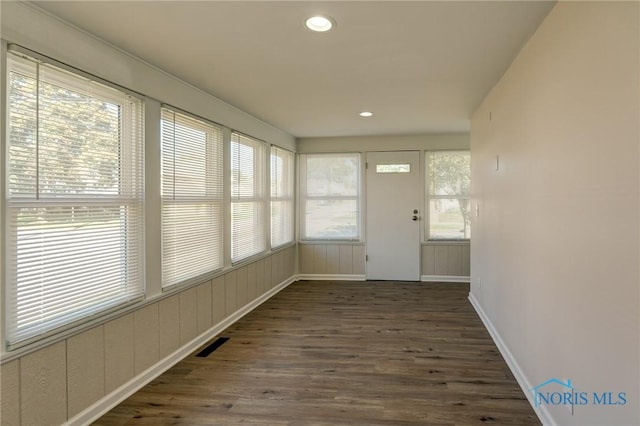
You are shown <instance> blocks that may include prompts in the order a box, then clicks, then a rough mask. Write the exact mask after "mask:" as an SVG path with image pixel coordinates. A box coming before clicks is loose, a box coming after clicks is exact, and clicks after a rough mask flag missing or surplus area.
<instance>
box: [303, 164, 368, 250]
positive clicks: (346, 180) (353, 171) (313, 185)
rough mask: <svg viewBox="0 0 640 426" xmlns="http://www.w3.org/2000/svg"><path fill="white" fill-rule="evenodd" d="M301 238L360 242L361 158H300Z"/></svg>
mask: <svg viewBox="0 0 640 426" xmlns="http://www.w3.org/2000/svg"><path fill="white" fill-rule="evenodd" d="M300 167H301V170H300V176H301V193H302V197H301V198H302V203H301V204H302V216H303V226H302V238H303V239H306V240H357V239H358V238H360V154H357V153H344V154H305V155H301V156H300Z"/></svg>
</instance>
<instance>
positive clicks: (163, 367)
mask: <svg viewBox="0 0 640 426" xmlns="http://www.w3.org/2000/svg"><path fill="white" fill-rule="evenodd" d="M295 281H297V277H296V276H292V277H290V278H289V279H287V280H285V281H283V282H281V283H280V284H278V285H277V286H276V287H274V288H272V289H271V290H269V291H267V292H266V293H264V294H263V295H262V296H260V297H258V298H256V299H255V300H253V301H252V302H250V303H248V304H246V305H245V306H243V307H242V308H240V309H238V310H237V311H235V312H234V313H233V314H231V315H230V316H228V317H227V318H225V319H224V320H222V321H221V322H219V323H218V324H216V325H215V326H213V327H212V328H210V329H209V330H208V331H206V332H204V333H203V334H201V335H200V336H198V337H196V338H195V339H193V340H192V341H190V342H189V343H187V344H186V345H184V346H182V347H181V348H179V349H178V350H176V351H175V352H173V353H172V354H170V355H168V356H167V357H166V358H164V359H162V360H160V361H159V362H157V363H156V364H154V365H153V366H151V367H150V368H148V369H147V370H145V371H144V372H142V373H141V374H139V375H137V376H136V377H134V378H133V379H131V380H129V381H128V382H127V383H125V384H124V385H122V386H120V387H119V388H118V389H116V390H114V391H113V392H111V393H110V394H108V395H106V396H105V397H103V398H102V399H100V400H99V401H97V402H96V403H94V404H92V405H91V406H89V407H87V408H86V409H84V410H83V411H81V412H80V413H78V414H76V415H75V416H73V417H72V418H70V419H69V420H67V421H66V422H65V423H64V425H70V426H71V425H74V426H75V425H86V424H90V423H93V422H94V421H96V420H97V419H98V418H100V417H101V416H102V415H104V414H105V413H107V412H108V411H109V410H111V409H113V408H114V407H115V406H116V405H118V404H119V403H121V402H122V401H124V400H125V399H127V398H128V397H129V396H131V395H133V394H134V393H135V392H137V391H138V390H140V389H141V388H142V387H143V386H145V385H146V384H148V383H149V382H151V381H152V380H153V379H155V378H156V377H158V376H160V375H161V374H162V373H164V372H165V371H167V370H168V369H169V368H171V367H172V366H174V365H175V364H177V363H178V362H180V361H182V360H183V359H184V358H186V357H187V356H188V355H189V354H191V353H192V352H193V351H195V350H196V349H198V348H199V347H200V346H202V345H203V344H205V343H207V342H208V341H209V340H210V339H212V338H213V337H215V336H216V335H218V334H219V333H221V332H222V331H224V330H225V329H226V328H227V327H229V326H231V325H232V324H234V323H235V322H236V321H238V320H239V319H240V318H242V317H243V316H245V315H246V314H248V313H249V312H251V311H252V310H254V309H255V308H257V307H258V306H259V305H261V304H262V303H263V302H265V301H267V300H268V299H270V298H271V297H272V296H273V295H275V294H276V293H278V292H280V291H281V290H283V289H284V288H286V287H287V286H289V285H290V284H291V283H293V282H295Z"/></svg>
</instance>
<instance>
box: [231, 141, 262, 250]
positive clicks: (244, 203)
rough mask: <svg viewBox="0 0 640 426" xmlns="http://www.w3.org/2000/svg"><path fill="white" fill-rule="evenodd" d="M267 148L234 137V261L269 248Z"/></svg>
mask: <svg viewBox="0 0 640 426" xmlns="http://www.w3.org/2000/svg"><path fill="white" fill-rule="evenodd" d="M265 168H266V164H265V145H264V143H262V142H260V141H258V140H256V139H253V138H250V137H248V136H244V135H241V134H239V133H232V134H231V261H232V262H238V261H240V260H242V259H246V258H247V257H250V256H253V255H254V254H258V253H261V252H263V251H264V250H265V248H266V238H265V231H266V228H265V203H266V194H265V192H266V188H265Z"/></svg>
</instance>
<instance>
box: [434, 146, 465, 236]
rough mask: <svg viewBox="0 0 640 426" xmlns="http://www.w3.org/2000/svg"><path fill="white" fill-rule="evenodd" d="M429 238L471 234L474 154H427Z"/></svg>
mask: <svg viewBox="0 0 640 426" xmlns="http://www.w3.org/2000/svg"><path fill="white" fill-rule="evenodd" d="M425 156H426V157H425V163H426V165H427V173H426V179H427V182H426V188H427V194H426V203H427V205H426V211H427V214H428V218H429V220H428V226H427V227H426V232H427V239H432V240H461V239H468V238H470V237H471V227H470V224H471V153H470V152H469V151H428V152H427V153H426V154H425Z"/></svg>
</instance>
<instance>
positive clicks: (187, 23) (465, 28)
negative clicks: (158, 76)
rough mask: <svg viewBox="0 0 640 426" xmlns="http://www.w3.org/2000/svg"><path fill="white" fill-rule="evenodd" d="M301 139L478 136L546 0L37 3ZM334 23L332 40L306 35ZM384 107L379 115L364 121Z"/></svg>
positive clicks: (547, 7) (546, 6)
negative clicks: (475, 129) (321, 22)
mask: <svg viewBox="0 0 640 426" xmlns="http://www.w3.org/2000/svg"><path fill="white" fill-rule="evenodd" d="M33 3H35V4H36V5H37V6H39V7H40V8H42V9H45V10H47V11H49V12H51V13H52V14H54V15H57V16H59V17H60V18H62V19H64V20H66V21H68V22H70V23H72V24H74V25H75V26H77V27H80V28H82V29H84V30H86V31H88V32H91V33H93V34H95V35H96V36H98V37H99V38H102V39H104V40H106V41H108V42H110V43H111V44H113V45H115V46H118V47H120V48H121V49H123V50H126V51H128V52H130V53H132V54H133V55H135V56H137V57H139V58H141V59H143V60H145V61H147V62H149V63H151V64H153V65H155V66H156V67H158V68H161V69H163V70H165V71H167V72H169V73H171V74H173V75H175V76H177V77H179V78H181V79H182V80H184V81H186V82H188V83H191V84H192V85H194V86H197V87H199V88H200V89H203V90H205V91H207V92H209V93H211V94H212V95H214V96H216V97H217V98H219V99H222V100H224V101H225V102H227V103H229V104H231V105H234V106H236V107H238V108H240V109H242V110H244V111H246V112H248V113H250V114H252V115H254V116H255V117H258V118H260V119H262V120H263V121H266V122H268V123H270V124H272V125H274V126H276V127H278V128H280V129H282V130H284V131H286V132H289V133H290V134H292V135H294V136H297V137H320V136H353V135H379V134H385V135H391V134H418V133H428V132H459V131H468V130H469V121H470V116H471V113H472V112H473V110H474V109H475V108H476V107H477V106H478V104H479V103H480V101H481V100H482V98H483V97H484V96H485V95H486V94H487V92H488V91H489V90H490V89H491V87H493V85H494V84H495V83H496V82H497V81H498V79H499V78H500V77H501V75H502V74H503V73H504V72H505V70H506V69H507V67H508V66H509V64H510V63H511V61H512V60H513V59H514V58H515V56H516V55H517V53H518V51H519V50H520V49H521V48H522V46H523V44H524V43H525V42H526V41H527V40H528V39H529V37H530V36H531V35H532V34H533V33H534V31H535V30H536V28H537V27H538V25H540V23H541V22H542V20H543V19H544V17H545V16H546V14H547V13H548V12H549V10H550V9H551V8H552V7H553V2H544V1H496V2H486V1H470V2H458V1H406V2H405V1H329V2H314V1H282V2H280V1H253V2H247V1H193V2H192V1H123V2H121V1H36V2H33ZM317 13H320V14H325V15H329V16H331V17H332V18H333V19H334V20H335V21H336V22H337V27H336V28H335V29H334V30H332V31H331V32H328V33H313V32H311V31H308V30H306V29H305V28H304V20H305V18H307V17H309V16H310V15H312V14H317ZM364 110H368V111H373V113H374V116H373V117H371V118H362V117H359V116H358V113H359V112H360V111H364Z"/></svg>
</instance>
